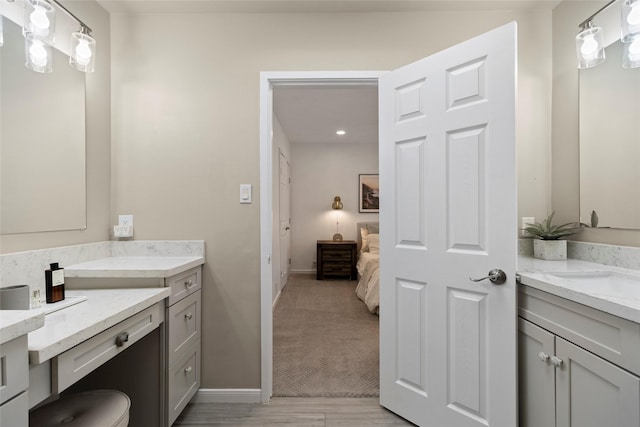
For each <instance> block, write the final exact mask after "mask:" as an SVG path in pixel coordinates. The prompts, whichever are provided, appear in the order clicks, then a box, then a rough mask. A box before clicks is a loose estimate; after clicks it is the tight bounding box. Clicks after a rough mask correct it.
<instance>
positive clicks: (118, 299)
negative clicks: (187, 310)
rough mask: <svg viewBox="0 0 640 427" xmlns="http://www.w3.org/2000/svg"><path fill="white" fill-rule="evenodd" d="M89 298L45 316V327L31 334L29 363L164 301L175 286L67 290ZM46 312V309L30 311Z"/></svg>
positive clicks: (48, 357)
mask: <svg viewBox="0 0 640 427" xmlns="http://www.w3.org/2000/svg"><path fill="white" fill-rule="evenodd" d="M66 294H67V295H69V296H86V297H87V300H86V301H83V302H81V303H79V304H76V305H73V306H71V307H67V308H64V309H62V310H59V311H56V312H53V313H50V314H47V315H46V316H44V326H43V327H41V328H40V329H36V330H34V331H33V332H30V333H29V363H31V364H40V363H43V362H46V361H47V360H49V359H51V358H52V357H55V356H57V355H59V354H61V353H63V352H65V351H67V350H68V349H70V348H71V347H74V346H76V345H78V344H80V343H81V342H83V341H85V340H87V339H89V338H91V337H93V336H94V335H97V334H99V333H100V332H102V331H104V330H106V329H108V328H110V327H111V326H114V325H115V324H117V323H119V322H122V321H123V320H125V319H127V318H129V317H131V316H133V315H134V314H136V313H139V312H140V311H142V310H144V309H146V308H148V307H151V306H152V305H153V304H155V303H157V302H159V301H162V300H163V299H165V298H167V297H168V296H169V295H170V294H171V288H143V289H91V290H73V291H67V292H66ZM30 311H32V312H40V313H41V314H42V313H43V312H44V309H35V310H30Z"/></svg>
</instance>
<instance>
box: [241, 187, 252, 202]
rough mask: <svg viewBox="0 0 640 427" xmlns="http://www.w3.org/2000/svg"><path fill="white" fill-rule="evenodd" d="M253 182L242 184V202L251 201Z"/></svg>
mask: <svg viewBox="0 0 640 427" xmlns="http://www.w3.org/2000/svg"><path fill="white" fill-rule="evenodd" d="M251 187H252V186H251V184H240V203H251Z"/></svg>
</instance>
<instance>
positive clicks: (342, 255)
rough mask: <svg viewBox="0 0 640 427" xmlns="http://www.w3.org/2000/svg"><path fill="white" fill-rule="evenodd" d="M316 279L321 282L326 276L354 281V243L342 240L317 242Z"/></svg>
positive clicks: (355, 273) (355, 277) (355, 274)
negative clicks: (345, 277)
mask: <svg viewBox="0 0 640 427" xmlns="http://www.w3.org/2000/svg"><path fill="white" fill-rule="evenodd" d="M316 267H317V270H316V279H317V280H323V279H324V278H325V277H326V276H330V277H339V276H340V277H341V276H348V277H349V278H350V279H351V280H356V279H357V278H358V274H357V272H356V242H354V241H353V240H343V241H341V242H335V241H333V240H318V245H317V266H316Z"/></svg>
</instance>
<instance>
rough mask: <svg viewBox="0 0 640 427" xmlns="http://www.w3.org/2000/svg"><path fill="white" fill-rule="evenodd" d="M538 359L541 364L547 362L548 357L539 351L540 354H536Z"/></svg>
mask: <svg viewBox="0 0 640 427" xmlns="http://www.w3.org/2000/svg"><path fill="white" fill-rule="evenodd" d="M538 359H540V360H541V361H543V362H546V361H547V360H549V355H548V354H547V353H545V352H544V351H541V352H540V353H538Z"/></svg>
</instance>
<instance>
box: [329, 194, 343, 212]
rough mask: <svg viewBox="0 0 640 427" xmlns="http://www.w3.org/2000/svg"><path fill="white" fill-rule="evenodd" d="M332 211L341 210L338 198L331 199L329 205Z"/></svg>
mask: <svg viewBox="0 0 640 427" xmlns="http://www.w3.org/2000/svg"><path fill="white" fill-rule="evenodd" d="M331 208H332V209H342V201H341V200H340V196H336V197H334V198H333V203H332V204H331Z"/></svg>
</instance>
